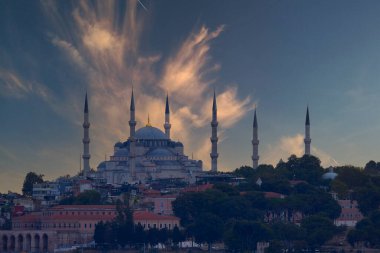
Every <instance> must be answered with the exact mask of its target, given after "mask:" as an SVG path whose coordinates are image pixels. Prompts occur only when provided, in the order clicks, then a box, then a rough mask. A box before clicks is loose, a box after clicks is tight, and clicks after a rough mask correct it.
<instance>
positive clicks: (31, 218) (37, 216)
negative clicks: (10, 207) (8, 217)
mask: <svg viewBox="0 0 380 253" xmlns="http://www.w3.org/2000/svg"><path fill="white" fill-rule="evenodd" d="M12 220H13V222H36V221H39V220H41V213H31V214H26V215H22V216H18V217H13V219H12Z"/></svg>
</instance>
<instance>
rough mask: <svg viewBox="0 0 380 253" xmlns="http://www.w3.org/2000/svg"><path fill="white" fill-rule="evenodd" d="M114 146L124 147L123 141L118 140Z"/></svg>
mask: <svg viewBox="0 0 380 253" xmlns="http://www.w3.org/2000/svg"><path fill="white" fill-rule="evenodd" d="M114 147H116V148H121V147H123V143H121V142H120V141H119V142H116V143H115V145H114Z"/></svg>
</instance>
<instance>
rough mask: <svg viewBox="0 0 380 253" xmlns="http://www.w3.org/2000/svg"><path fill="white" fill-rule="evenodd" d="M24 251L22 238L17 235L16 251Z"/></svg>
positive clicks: (20, 235)
mask: <svg viewBox="0 0 380 253" xmlns="http://www.w3.org/2000/svg"><path fill="white" fill-rule="evenodd" d="M23 250H24V236H23V235H22V234H19V235H18V236H17V251H19V252H21V251H23Z"/></svg>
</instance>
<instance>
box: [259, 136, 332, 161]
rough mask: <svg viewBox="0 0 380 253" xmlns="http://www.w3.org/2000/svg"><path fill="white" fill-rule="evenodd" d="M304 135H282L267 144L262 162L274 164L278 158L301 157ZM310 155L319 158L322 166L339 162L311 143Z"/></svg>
mask: <svg viewBox="0 0 380 253" xmlns="http://www.w3.org/2000/svg"><path fill="white" fill-rule="evenodd" d="M304 145H305V144H304V136H303V135H302V134H300V133H298V134H296V135H293V136H284V137H281V138H280V140H279V141H278V142H277V143H276V144H275V145H273V146H272V145H268V146H267V147H266V150H265V151H264V152H263V155H262V156H261V157H262V158H263V160H262V163H268V164H273V165H274V166H275V165H276V164H277V163H278V162H279V161H280V159H282V160H284V161H286V160H287V159H288V158H289V157H290V156H291V155H296V156H297V157H301V156H303V155H304V152H305V149H304V148H305V146H304ZM311 153H312V155H314V156H316V157H318V158H319V159H320V160H321V165H322V166H323V167H329V166H336V165H338V164H339V163H338V162H337V161H336V160H335V159H334V158H333V157H331V156H330V155H329V154H327V153H326V152H324V151H323V150H321V149H319V148H317V147H314V146H313V145H311Z"/></svg>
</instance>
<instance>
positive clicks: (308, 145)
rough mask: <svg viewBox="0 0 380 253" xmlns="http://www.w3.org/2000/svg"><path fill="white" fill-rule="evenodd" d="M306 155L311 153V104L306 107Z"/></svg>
mask: <svg viewBox="0 0 380 253" xmlns="http://www.w3.org/2000/svg"><path fill="white" fill-rule="evenodd" d="M304 142H305V155H310V154H311V152H310V143H311V138H310V119H309V106H307V109H306V121H305V139H304Z"/></svg>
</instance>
